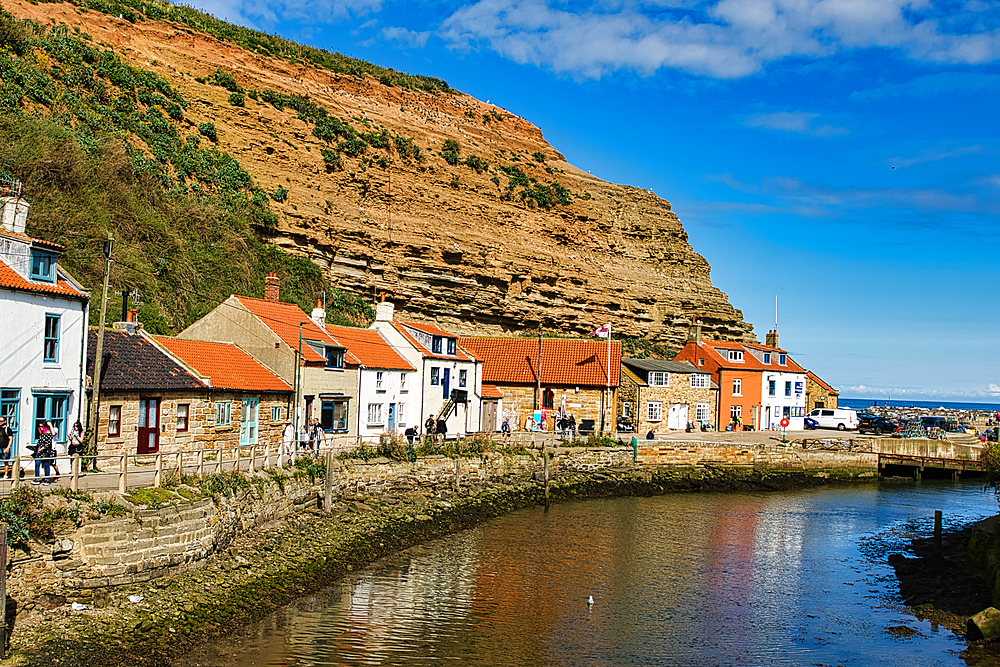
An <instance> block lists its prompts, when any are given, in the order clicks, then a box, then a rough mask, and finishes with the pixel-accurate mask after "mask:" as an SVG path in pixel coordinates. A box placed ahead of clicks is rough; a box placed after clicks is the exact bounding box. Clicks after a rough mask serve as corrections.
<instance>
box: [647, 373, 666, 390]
mask: <svg viewBox="0 0 1000 667" xmlns="http://www.w3.org/2000/svg"><path fill="white" fill-rule="evenodd" d="M669 385H670V373H664V372H663V371H650V373H649V386H650V387H667V386H669Z"/></svg>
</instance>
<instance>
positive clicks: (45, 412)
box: [31, 393, 69, 442]
mask: <svg viewBox="0 0 1000 667" xmlns="http://www.w3.org/2000/svg"><path fill="white" fill-rule="evenodd" d="M68 403H69V394H62V393H60V394H56V393H39V394H35V423H34V424H33V429H32V437H31V441H32V442H36V441H37V438H38V427H39V426H41V425H42V423H43V422H46V421H50V422H52V426H53V428H55V430H56V435H55V437H53V438H52V442H66V436H67V434H68V432H67V428H66V406H67V404H68Z"/></svg>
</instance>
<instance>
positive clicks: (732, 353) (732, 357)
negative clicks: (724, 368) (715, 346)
mask: <svg viewBox="0 0 1000 667" xmlns="http://www.w3.org/2000/svg"><path fill="white" fill-rule="evenodd" d="M729 361H735V362H738V363H741V364H742V363H743V350H729Z"/></svg>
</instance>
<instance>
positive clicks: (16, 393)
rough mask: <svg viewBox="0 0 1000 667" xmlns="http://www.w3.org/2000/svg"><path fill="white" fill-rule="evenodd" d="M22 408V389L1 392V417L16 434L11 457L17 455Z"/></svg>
mask: <svg viewBox="0 0 1000 667" xmlns="http://www.w3.org/2000/svg"><path fill="white" fill-rule="evenodd" d="M20 407H21V390H20V389H3V390H0V416H3V417H4V418H5V419H6V420H7V427H8V428H9V429H10V430H11V431H13V432H14V438H13V440H11V450H10V451H11V455H12V456H14V455H16V454H17V451H18V449H17V436H18V433H19V432H20V428H19V415H20Z"/></svg>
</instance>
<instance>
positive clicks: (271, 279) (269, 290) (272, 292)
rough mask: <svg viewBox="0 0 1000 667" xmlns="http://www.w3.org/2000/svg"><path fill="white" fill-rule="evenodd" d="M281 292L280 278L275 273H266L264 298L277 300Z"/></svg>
mask: <svg viewBox="0 0 1000 667" xmlns="http://www.w3.org/2000/svg"><path fill="white" fill-rule="evenodd" d="M280 292H281V278H279V277H278V274H276V273H269V274H267V278H264V298H265V299H266V300H268V301H277V300H278V294H279V293H280Z"/></svg>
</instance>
